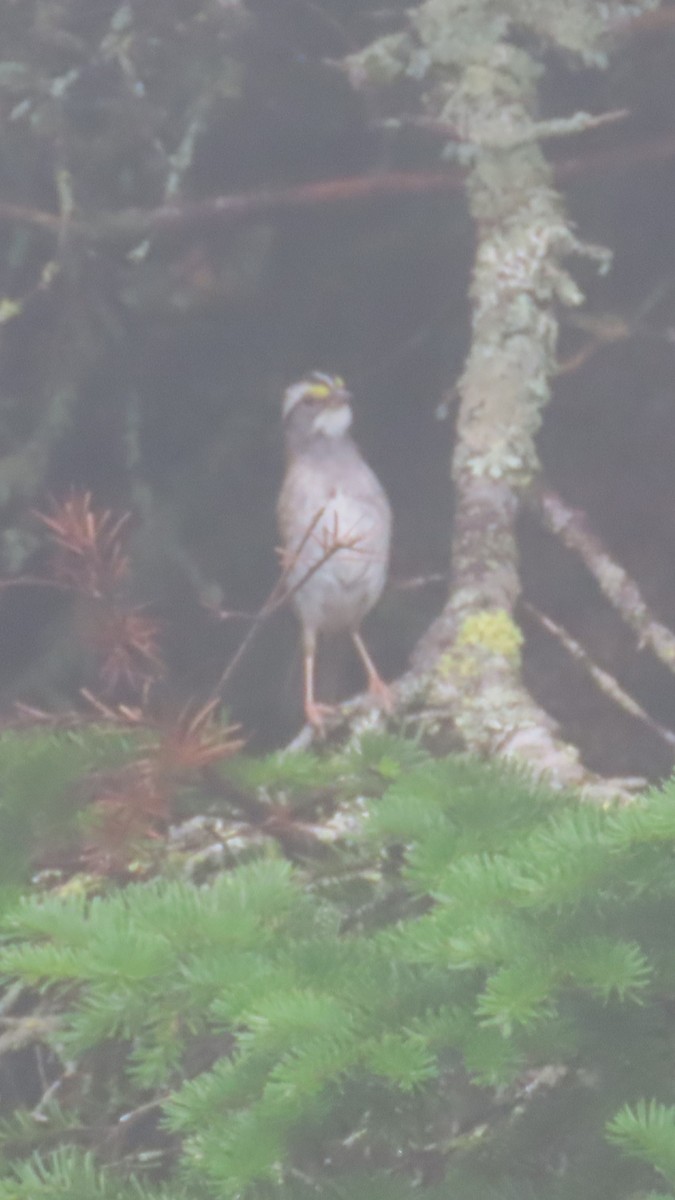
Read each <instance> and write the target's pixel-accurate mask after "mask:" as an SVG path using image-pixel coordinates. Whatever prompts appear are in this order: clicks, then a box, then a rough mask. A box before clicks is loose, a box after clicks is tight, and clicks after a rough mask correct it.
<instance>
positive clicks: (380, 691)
mask: <svg viewBox="0 0 675 1200" xmlns="http://www.w3.org/2000/svg"><path fill="white" fill-rule="evenodd" d="M368 691H369V693H370V695H371V696H372V697H373V699H374V700H376V701H377V703H378V704H379V706H380V708H383V709H384V711H385V712H386V713H387V714H388V716H391V714H392V713H393V711H394V693H393V691H392V690H391V688H390V687H389V684H388V683H385V682H384V679H382V677H381V676H380V675H378V674H377V673H376V674H374V675H370V676H369V678H368Z"/></svg>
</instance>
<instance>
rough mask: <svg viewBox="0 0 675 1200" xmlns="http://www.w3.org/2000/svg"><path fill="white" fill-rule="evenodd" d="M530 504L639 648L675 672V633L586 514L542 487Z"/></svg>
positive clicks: (535, 490)
mask: <svg viewBox="0 0 675 1200" xmlns="http://www.w3.org/2000/svg"><path fill="white" fill-rule="evenodd" d="M527 503H528V506H529V508H530V510H531V511H532V512H533V513H534V515H535V516H536V517H537V518H538V520H539V521H540V522H541V524H542V525H543V526H544V528H545V529H548V530H549V532H550V533H553V534H555V536H556V537H557V538H559V539H560V541H561V542H562V543H563V545H565V546H567V548H568V550H572V551H573V552H574V553H575V554H576V555H577V556H578V557H579V558H580V559H581V561H582V562H583V563H584V566H585V567H586V568H587V569H588V571H590V573H591V575H592V576H593V578H594V579H595V581H596V583H597V584H598V587H599V588H600V590H601V592H602V593H603V595H604V596H605V597H606V598H607V600H609V603H610V604H611V605H612V608H614V609H616V611H617V612H618V613H619V616H620V617H622V618H623V620H624V621H625V622H626V624H627V625H628V626H629V627H630V628H631V629H632V630H634V632H635V633H636V634H637V637H638V645H639V647H640V649H643V648H644V647H648V649H650V650H651V651H652V653H653V654H654V655H655V656H656V657H657V658H658V659H659V661H660V662H662V663H663V664H664V666H666V667H667V668H668V670H669V671H670V672H671V673H672V674H674V675H675V633H673V631H672V630H671V629H668V627H667V626H666V625H663V624H662V623H661V622H660V621H657V620H656V618H655V616H654V614H653V613H652V611H651V609H650V608H649V607H648V605H647V604H646V602H645V599H644V597H643V595H642V592H641V591H640V589H639V587H638V585H637V583H636V582H635V580H634V579H632V578H631V576H630V575H629V574H628V572H627V571H626V570H625V569H624V567H622V566H621V565H620V563H618V562H617V561H616V559H614V558H612V557H611V556H610V555H609V554H608V553H607V550H606V549H605V547H604V545H603V544H602V542H601V541H600V539H599V538H598V537H597V536H596V534H595V533H593V532H592V530H591V529H590V528H589V525H588V522H587V519H586V516H585V514H584V513H582V512H579V511H578V510H577V509H573V508H570V507H569V505H567V504H566V503H565V501H564V500H563V498H562V496H559V495H558V494H557V492H553V491H550V490H546V489H543V488H533V489H531V491H530V492H529V493H528V495H527Z"/></svg>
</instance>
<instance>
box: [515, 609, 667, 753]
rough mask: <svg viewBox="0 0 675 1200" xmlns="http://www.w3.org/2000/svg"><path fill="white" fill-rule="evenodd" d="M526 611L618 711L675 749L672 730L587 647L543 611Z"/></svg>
mask: <svg viewBox="0 0 675 1200" xmlns="http://www.w3.org/2000/svg"><path fill="white" fill-rule="evenodd" d="M523 608H524V609H525V610H526V612H528V613H529V614H530V616H532V617H534V619H535V621H537V623H538V624H539V625H541V627H542V628H543V629H545V630H546V632H547V633H550V635H551V637H554V638H555V640H556V641H557V642H558V643H559V645H561V646H562V647H563V648H564V649H565V650H566V651H567V653H568V654H569V655H570V657H571V658H573V659H574V660H575V662H578V663H580V664H581V665H582V667H583V668H584V670H585V671H587V672H588V674H589V675H590V677H591V679H592V680H593V682H594V683H595V684H596V685H597V686H598V688H599V689H600V691H601V692H602V693H603V694H604V695H605V696H608V697H609V699H610V700H612V701H613V703H614V704H616V705H617V707H618V708H621V709H623V711H624V712H627V713H628V715H629V716H631V717H634V718H635V720H636V721H640V723H641V724H642V725H646V726H647V727H648V728H649V729H651V730H653V731H654V733H656V734H658V736H659V737H660V738H662V739H663V741H664V742H667V743H668V745H669V746H675V733H673V731H672V730H671V729H666V727H665V726H664V725H660V724H659V722H658V721H655V720H654V718H653V717H651V716H650V715H649V713H648V712H646V711H645V709H644V708H642V706H641V705H640V704H638V703H637V701H636V700H634V699H633V697H632V696H630V695H629V694H628V692H626V691H625V690H624V689H623V688H622V687H621V684H620V683H619V682H618V680H617V679H615V677H614V676H613V675H610V674H609V672H608V671H605V670H603V668H602V667H599V666H598V664H597V663H596V662H594V661H593V659H592V658H591V656H590V654H589V653H588V651H587V650H585V649H584V647H583V646H582V645H581V643H580V642H578V641H577V640H576V638H573V637H572V636H571V634H569V633H568V632H567V630H566V629H563V627H562V626H561V625H558V623H557V622H556V621H553V620H552V619H551V618H550V617H547V616H545V614H544V613H543V612H540V610H539V609H538V608H535V607H534V605H533V604H529V603H528V602H527V601H523Z"/></svg>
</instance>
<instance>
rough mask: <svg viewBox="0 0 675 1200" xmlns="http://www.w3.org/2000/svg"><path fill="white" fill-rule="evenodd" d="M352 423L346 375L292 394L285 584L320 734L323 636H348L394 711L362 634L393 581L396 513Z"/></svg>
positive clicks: (374, 689) (309, 383) (283, 529)
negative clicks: (318, 678) (393, 521)
mask: <svg viewBox="0 0 675 1200" xmlns="http://www.w3.org/2000/svg"><path fill="white" fill-rule="evenodd" d="M352 417H353V413H352V396H351V393H350V392H349V391H348V390H347V387H346V385H345V382H344V380H343V379H342V378H341V377H340V376H339V375H327V374H324V372H322V371H311V372H310V373H309V374H308V375H306V376H305V377H304V378H303V379H301V380H299V382H297V383H293V384H291V386H290V387H288V388H286V390H285V392H284V395H283V403H282V423H283V433H284V443H285V455H286V470H285V474H284V478H283V482H282V485H281V490H280V493H279V500H278V504H277V519H278V525H279V532H280V535H281V541H282V547H281V553H282V563H283V572H284V574H283V580H284V584H285V587H286V591H287V595H288V596H289V597H290V602H291V604H292V606H293V608H294V609H295V612H296V614H297V616H298V618H299V620H300V625H301V628H302V645H303V675H304V712H305V718H306V720H307V721H308V723H309V724H310V725H311V726H313V727H314V728H315V729H317V730H319V731H321V730H322V728H323V726H324V722H325V718H326V716H327V715H328V714H329V713H330V712H331V711H332V708H331V706H330V705H326V704H320V703H318V702H317V700H316V697H315V685H314V680H315V664H316V653H317V642H318V638H319V635H320V634H322V633H335V632H338V631H341V630H343V631H346V632H348V633H349V635H350V636H351V639H352V642H353V643H354V646H355V648H356V651H357V653H358V655H359V658H360V659H361V661H362V663H363V666H364V667H365V670H366V675H367V678H368V688H369V691H370V693H371V695H373V696H374V697H375V698H376V699H377V701H378V702H379V704H380V705H381V706H382V707H383V708H385V709H386V710H387V711H391V707H392V702H391V692H390V689H389V688H388V686H387V684H386V683H385V682H384V680H383V679H382V678H381V677H380V674H379V672H378V670H377V668H376V666H375V664H374V662H373V660H372V658H371V657H370V654H369V653H368V650H367V649H366V646H365V643H364V641H363V638H362V637H361V633H360V626H361V622H362V621H363V618H364V617H365V616H366V613H368V612H370V610H371V608H373V606H374V605H375V604H376V603H377V601H378V600H379V598H380V596H381V594H382V591H383V588H384V585H385V582H386V579H387V572H388V567H389V547H390V541H391V508H390V505H389V500H388V498H387V495H386V493H385V491H384V488H383V487H382V485H381V483H380V481H379V479H378V478H377V476H376V475H375V473H374V471H372V470H371V468H370V467H369V466H368V463H367V462H366V461H365V459H364V458H363V456H362V454H361V452H360V450H359V448H358V446H357V445H356V443H355V442H354V440H353V438H352V437H351V436H350V433H349V430H350V427H351V424H352Z"/></svg>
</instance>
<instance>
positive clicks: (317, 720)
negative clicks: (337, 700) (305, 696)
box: [305, 700, 337, 733]
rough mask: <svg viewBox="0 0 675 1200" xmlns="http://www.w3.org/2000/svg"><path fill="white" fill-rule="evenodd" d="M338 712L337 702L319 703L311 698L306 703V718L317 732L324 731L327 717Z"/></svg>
mask: <svg viewBox="0 0 675 1200" xmlns="http://www.w3.org/2000/svg"><path fill="white" fill-rule="evenodd" d="M336 712H337V706H336V705H335V704H319V703H318V702H317V701H315V700H309V701H308V702H307V703H306V704H305V720H306V721H307V724H308V725H311V726H312V729H314V730H315V731H316V732H317V733H324V731H325V729H324V726H325V721H326V718H327V717H332V716H334V714H335V713H336Z"/></svg>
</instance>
